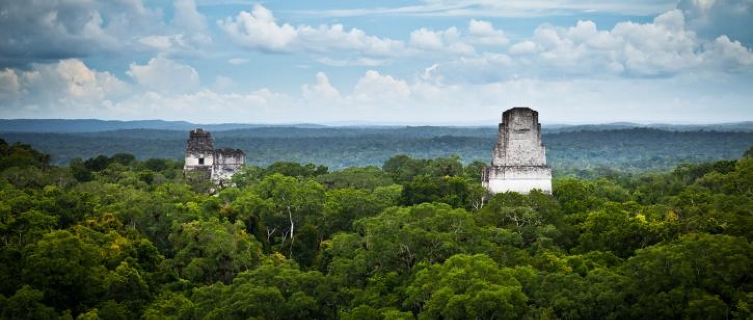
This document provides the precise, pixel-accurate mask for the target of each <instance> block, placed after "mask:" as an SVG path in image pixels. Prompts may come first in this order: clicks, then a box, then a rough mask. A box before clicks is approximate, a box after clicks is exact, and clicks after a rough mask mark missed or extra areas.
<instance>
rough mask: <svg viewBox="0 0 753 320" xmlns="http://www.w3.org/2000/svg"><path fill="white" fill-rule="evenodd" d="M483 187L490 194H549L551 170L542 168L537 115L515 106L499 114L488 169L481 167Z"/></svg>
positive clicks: (542, 153) (542, 156)
mask: <svg viewBox="0 0 753 320" xmlns="http://www.w3.org/2000/svg"><path fill="white" fill-rule="evenodd" d="M482 183H483V186H484V187H486V189H488V190H489V192H491V193H503V192H508V191H515V192H518V193H522V194H527V193H529V192H530V191H531V190H534V189H539V190H541V191H543V192H545V193H552V169H551V168H549V167H548V166H547V165H546V154H545V150H544V144H543V143H542V142H541V124H540V123H539V113H538V112H536V111H534V110H532V109H530V108H525V107H516V108H512V109H510V110H507V111H505V112H504V113H503V114H502V123H500V124H499V136H498V137H497V144H496V145H495V146H494V152H493V154H492V163H491V166H487V167H485V168H484V172H483V182H482Z"/></svg>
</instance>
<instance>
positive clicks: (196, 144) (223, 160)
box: [183, 128, 246, 185]
mask: <svg viewBox="0 0 753 320" xmlns="http://www.w3.org/2000/svg"><path fill="white" fill-rule="evenodd" d="M245 163H246V154H245V153H243V150H241V149H231V148H222V149H215V148H214V143H213V142H212V135H211V134H210V133H209V132H208V131H204V130H203V129H201V128H197V129H194V130H191V133H190V134H189V136H188V140H187V142H186V162H185V165H184V166H183V173H184V174H189V173H197V174H198V175H199V176H201V177H204V178H206V179H212V181H214V182H215V183H216V184H218V185H223V184H225V183H227V182H228V181H229V180H230V178H231V177H232V176H233V175H234V174H235V173H236V172H238V171H239V170H240V169H241V168H243V166H244V165H245Z"/></svg>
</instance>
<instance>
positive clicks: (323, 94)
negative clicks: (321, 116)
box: [301, 72, 341, 101]
mask: <svg viewBox="0 0 753 320" xmlns="http://www.w3.org/2000/svg"><path fill="white" fill-rule="evenodd" d="M301 91H302V93H303V98H304V99H306V100H315V101H336V100H339V99H340V98H341V97H340V91H338V90H337V89H336V88H335V87H333V86H332V84H330V83H329V78H327V75H326V74H325V73H324V72H317V73H316V84H314V85H308V84H304V85H303V87H302V88H301Z"/></svg>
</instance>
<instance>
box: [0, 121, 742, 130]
mask: <svg viewBox="0 0 753 320" xmlns="http://www.w3.org/2000/svg"><path fill="white" fill-rule="evenodd" d="M496 125H497V124H496V123H490V124H489V125H487V126H457V127H459V128H493V127H496ZM432 127H443V128H452V126H446V125H441V126H429V125H422V126H409V125H388V124H383V125H382V124H379V125H377V124H369V123H362V124H354V123H349V124H345V123H342V124H340V125H338V124H334V123H333V124H328V125H321V124H313V123H300V124H248V123H221V124H199V123H191V122H186V121H164V120H134V121H119V120H97V119H0V132H17V133H21V132H25V133H87V132H104V131H117V130H138V129H149V130H173V131H188V130H191V129H194V128H203V129H205V130H208V131H213V132H216V131H230V130H241V129H258V128H307V129H318V128H362V129H368V128H371V129H386V128H432ZM631 128H653V129H662V130H667V131H724V132H729V131H741V132H753V121H747V122H735V123H719V124H696V125H678V124H639V123H632V122H615V123H605V124H586V125H566V124H544V125H542V129H543V130H544V132H549V133H557V132H576V131H604V130H622V129H631Z"/></svg>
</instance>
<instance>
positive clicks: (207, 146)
mask: <svg viewBox="0 0 753 320" xmlns="http://www.w3.org/2000/svg"><path fill="white" fill-rule="evenodd" d="M213 165H214V146H213V143H212V135H211V134H209V132H207V131H204V130H203V129H200V128H199V129H194V130H191V132H190V134H189V136H188V140H187V141H186V162H185V164H184V165H183V171H206V170H211V169H212V166H213Z"/></svg>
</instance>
